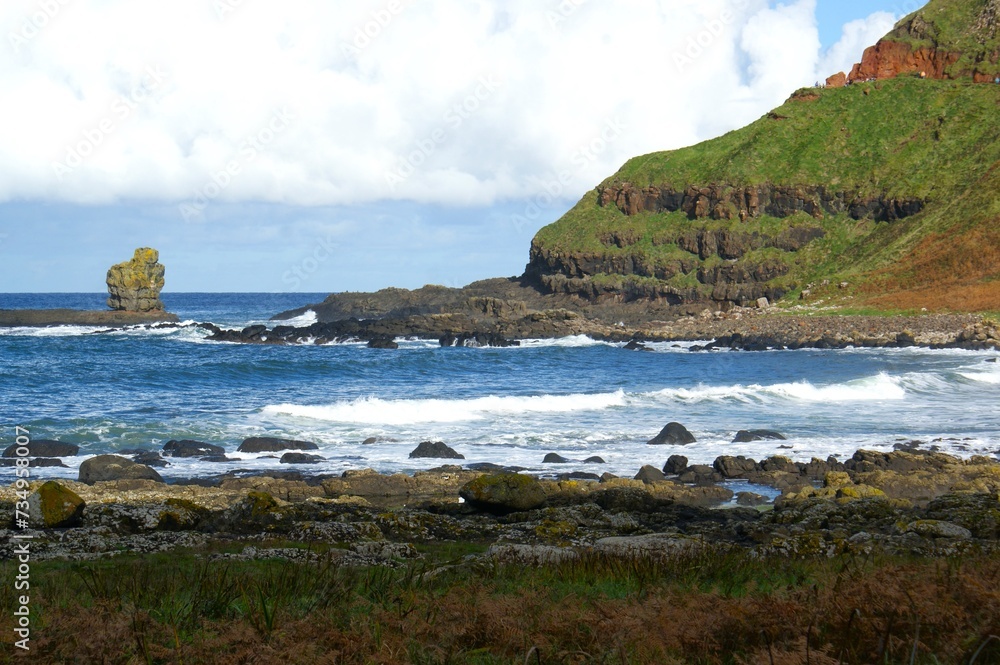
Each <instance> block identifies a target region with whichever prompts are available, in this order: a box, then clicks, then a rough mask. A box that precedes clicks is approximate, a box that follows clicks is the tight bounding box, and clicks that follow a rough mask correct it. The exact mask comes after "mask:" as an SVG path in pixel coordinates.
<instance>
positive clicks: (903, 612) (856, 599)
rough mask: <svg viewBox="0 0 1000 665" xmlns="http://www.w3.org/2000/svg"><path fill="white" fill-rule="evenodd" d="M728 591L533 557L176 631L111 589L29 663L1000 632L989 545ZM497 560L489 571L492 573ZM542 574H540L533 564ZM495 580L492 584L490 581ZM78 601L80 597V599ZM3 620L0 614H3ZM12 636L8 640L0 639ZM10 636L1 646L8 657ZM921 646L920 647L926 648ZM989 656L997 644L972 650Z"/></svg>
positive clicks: (853, 654) (460, 659) (632, 659)
mask: <svg viewBox="0 0 1000 665" xmlns="http://www.w3.org/2000/svg"><path fill="white" fill-rule="evenodd" d="M848 568H849V567H848V566H845V567H844V568H843V569H842V570H841V572H840V573H838V574H834V573H823V572H822V571H828V570H830V569H829V568H828V567H817V576H816V578H815V579H814V580H810V581H808V582H806V583H804V584H799V585H790V586H788V587H787V588H783V589H777V590H770V591H767V592H762V591H756V592H755V591H754V590H753V587H752V585H751V587H750V588H748V589H747V593H745V595H742V596H738V597H734V596H728V595H725V594H723V593H721V592H720V591H719V590H718V588H717V587H712V588H701V587H694V588H691V587H688V588H678V587H677V586H676V585H674V584H672V583H671V581H670V580H668V579H664V580H659V581H658V582H657V583H656V584H655V585H653V586H650V587H649V588H647V589H646V590H644V591H642V592H640V593H637V594H635V593H633V594H628V595H627V596H626V597H623V598H610V597H607V596H605V595H602V594H600V593H596V594H595V593H590V592H587V593H581V592H573V591H569V592H566V591H565V590H563V591H560V592H557V591H556V590H554V589H552V588H547V587H546V586H544V585H543V584H536V583H535V582H536V581H537V579H542V578H537V579H536V578H533V577H532V573H531V572H530V571H528V572H525V571H523V570H520V571H512V572H511V574H512V575H516V576H519V577H518V580H519V581H518V583H516V584H515V586H514V588H512V589H511V588H508V584H507V583H505V582H503V583H502V579H503V578H502V577H500V576H498V577H496V578H494V579H492V580H491V579H479V576H478V575H470V577H469V578H468V579H456V580H453V581H452V582H450V583H448V584H447V585H446V586H444V587H440V588H427V589H420V590H417V591H416V592H415V596H414V597H413V598H411V600H412V601H414V602H412V603H400V602H397V601H393V602H392V603H387V604H372V603H371V602H369V601H368V600H366V599H364V598H362V597H360V596H358V595H354V596H351V597H345V598H344V599H343V600H342V602H341V603H339V604H337V605H334V606H331V607H327V608H325V609H323V610H321V611H314V612H310V613H308V614H306V615H304V616H293V615H292V614H291V613H280V612H279V614H278V616H277V617H276V621H275V626H274V630H273V631H263V630H261V628H260V626H259V625H255V624H254V623H253V622H251V621H249V620H248V619H247V618H235V619H233V620H228V621H209V620H205V621H203V622H201V623H200V625H198V626H197V629H196V630H194V631H188V632H187V633H185V634H180V633H178V631H177V630H176V629H175V628H174V627H172V626H171V625H170V624H169V622H167V621H164V620H163V619H162V618H161V617H158V616H157V615H156V614H155V613H149V612H145V611H141V610H135V609H134V608H129V607H127V606H124V605H121V604H116V603H114V602H102V603H99V604H96V605H94V606H91V607H86V606H84V605H83V604H76V605H64V606H58V607H56V606H53V607H46V608H45V609H44V612H43V616H44V617H45V621H44V626H40V627H39V628H38V629H37V633H36V635H37V639H36V641H35V642H33V652H32V655H31V662H33V663H108V664H112V663H114V664H122V665H125V664H132V663H188V664H195V663H217V664H219V665H236V664H250V663H254V664H261V665H265V664H271V663H274V664H278V663H282V664H284V663H294V664H299V663H301V664H306V663H379V664H385V665H395V664H402V663H412V662H418V663H523V662H526V660H525V658H526V656H527V655H528V654H529V653H530V654H531V657H530V659H528V660H527V662H532V663H534V662H539V663H602V662H611V663H706V664H707V663H771V662H773V663H775V664H776V665H778V664H785V665H798V664H802V663H812V664H816V665H820V664H832V663H840V662H843V663H876V662H877V663H883V662H887V663H908V662H910V656H911V653H912V652H913V650H914V648H915V649H916V654H917V655H916V660H915V662H917V663H929V662H941V663H967V662H969V660H970V658H971V656H972V654H973V653H974V652H975V649H976V648H977V647H978V646H979V645H980V644H982V643H983V641H984V640H985V639H986V638H987V637H988V636H989V635H991V634H992V635H997V634H1000V561H998V560H997V559H996V558H991V557H988V556H984V557H981V558H977V559H975V560H970V561H966V562H960V561H943V560H929V561H924V562H920V563H907V564H893V563H890V564H884V565H878V566H861V567H856V568H854V569H851V570H848ZM498 575H502V573H498ZM545 579H548V578H545ZM498 583H499V586H498ZM80 600H81V601H82V600H84V599H80ZM9 629H10V617H9V615H7V616H4V617H3V620H2V621H0V630H3V631H5V632H7V631H9ZM9 646H10V645H9V642H8V643H7V644H6V645H5V647H9ZM9 654H10V650H9V649H5V651H4V655H5V656H8V657H9ZM932 656H933V658H932ZM998 662H1000V644H991V645H988V646H987V648H985V649H984V650H983V652H982V653H981V654H980V655H979V657H978V660H977V665H985V664H987V663H998Z"/></svg>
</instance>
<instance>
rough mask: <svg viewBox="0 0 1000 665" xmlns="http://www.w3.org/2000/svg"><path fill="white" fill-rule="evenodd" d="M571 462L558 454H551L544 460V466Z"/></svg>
mask: <svg viewBox="0 0 1000 665" xmlns="http://www.w3.org/2000/svg"><path fill="white" fill-rule="evenodd" d="M567 463H569V460H568V459H566V458H565V457H563V456H562V455H557V454H556V453H549V454H548V455H546V456H545V458H544V459H543V460H542V464H567Z"/></svg>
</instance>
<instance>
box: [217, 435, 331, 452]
mask: <svg viewBox="0 0 1000 665" xmlns="http://www.w3.org/2000/svg"><path fill="white" fill-rule="evenodd" d="M236 450H237V452H241V453H277V452H281V451H282V450H319V446H317V445H316V444H315V443H311V442H309V441H296V440H294V439H276V438H274V437H270V436H251V437H250V438H248V439H244V440H243V443H241V444H240V447H239V448H237V449H236Z"/></svg>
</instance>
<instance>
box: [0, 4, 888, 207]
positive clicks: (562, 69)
mask: <svg viewBox="0 0 1000 665" xmlns="http://www.w3.org/2000/svg"><path fill="white" fill-rule="evenodd" d="M4 4H5V6H4V10H3V12H2V14H0V35H6V36H7V39H6V42H7V43H6V44H4V45H0V48H9V49H10V52H9V53H8V54H7V55H5V56H4V58H2V59H0V63H2V64H0V86H2V88H3V89H4V91H5V99H7V100H13V102H12V103H11V102H8V103H5V104H3V105H2V106H0V126H2V127H4V128H5V136H6V137H9V138H5V140H4V141H3V142H2V143H0V201H4V200H15V199H37V200H62V201H70V202H83V203H99V202H114V201H117V200H122V199H152V200H160V201H168V202H172V203H176V204H178V205H184V204H190V203H191V202H196V201H198V200H199V199H198V197H199V196H201V197H202V200H203V203H204V204H205V205H211V203H212V202H215V201H220V202H221V201H228V202H232V201H271V202H282V203H292V204H304V205H320V204H356V203H366V202H372V201H378V200H387V199H399V200H413V201H418V202H423V203H444V204H451V205H483V204H490V203H493V202H495V201H500V200H506V199H515V198H516V199H527V198H530V197H532V196H535V195H538V194H540V193H543V192H545V191H546V189H547V188H548V189H551V187H552V183H553V182H557V183H559V186H560V187H561V190H562V191H561V192H560V193H561V194H562V195H563V196H567V197H570V198H572V197H573V196H576V195H578V194H579V193H580V192H582V191H584V190H586V189H588V188H590V187H592V186H593V185H594V183H596V182H598V181H599V180H600V179H602V178H604V177H606V176H607V175H608V174H610V173H612V172H613V171H614V170H615V169H617V167H618V166H620V165H621V163H622V162H624V161H625V160H626V159H627V158H629V157H631V156H633V155H636V154H643V153H647V152H651V151H654V150H661V149H667V148H676V147H680V146H683V145H687V144H690V143H693V142H696V141H698V140H702V139H706V138H709V137H711V136H714V135H716V134H718V133H720V132H722V131H726V130H729V129H734V128H736V127H738V126H740V125H743V124H745V123H746V122H748V121H750V120H752V119H754V118H756V117H759V116H760V115H761V114H762V113H764V112H766V111H767V110H768V109H770V108H772V107H773V106H775V105H776V104H778V103H780V102H781V101H782V100H783V99H785V98H786V97H787V96H788V94H789V93H790V92H791V91H793V90H794V89H796V88H797V87H800V86H802V85H808V84H811V83H812V82H813V81H814V80H815V79H816V78H817V76H818V74H817V71H818V68H819V69H820V70H823V68H827V69H828V68H829V66H831V64H832V63H840V62H841V61H845V62H846V61H847V60H848V59H850V58H851V57H857V56H859V55H860V52H859V49H861V48H863V46H862V45H863V44H866V43H871V42H874V41H875V39H877V37H878V36H880V34H881V33H880V32H879V31H881V32H884V31H885V30H884V29H883V27H884V24H885V21H886V20H888V19H886V18H885V17H886V16H888V15H884V16H883V15H879V14H875V15H873V16H871V17H869V18H868V19H865V20H864V21H857V22H854V23H851V24H848V26H846V27H845V32H844V37H843V39H842V40H841V42H840V43H839V44H838V45H837V46H836V47H834V49H832V50H831V52H830V53H829V54H827V55H826V57H825V58H824V59H823V60H822V62H820V46H819V38H818V33H817V28H816V25H815V0H799V1H797V2H793V3H789V4H785V5H778V6H777V7H775V8H771V7H769V4H768V2H767V0H661V1H660V2H649V1H648V0H625V1H623V2H616V3H614V4H612V3H599V2H595V1H588V0H544V1H541V2H540V1H538V0H507V1H501V0H421V1H420V2H416V1H415V0H370V1H366V2H352V3H331V2H329V1H328V0H289V2H285V3H280V4H279V3H272V2H265V1H263V0H211V1H209V0H174V1H173V2H170V3H165V2H158V1H156V0H128V1H127V2H126V0H105V1H104V2H100V3H86V2H81V1H77V0H48V1H47V2H46V3H40V2H38V0H6V1H5V3H4ZM345 5H347V6H345ZM43 6H44V7H48V8H49V9H51V8H53V7H55V8H56V9H55V10H54V11H48V10H46V11H48V13H46V11H43V10H42V9H40V7H43ZM40 12H41V13H40ZM889 19H891V17H889ZM879 26H883V27H879ZM876 33H878V34H876ZM852 54H857V55H852ZM837 66H840V65H839V64H838V65H837ZM831 73H832V72H831ZM286 111H287V112H288V114H289V115H290V117H293V120H291V121H290V122H289V123H288V124H287V126H285V127H283V128H281V130H280V131H271V130H269V126H270V123H271V121H272V119H273V118H274V117H275V115H276V114H280V113H283V112H286ZM610 125H613V126H615V127H617V128H618V129H617V130H616V131H609V129H608V127H609V126H610ZM265 138H266V139H267V140H264V139H265ZM56 165H61V166H59V167H57V166H56ZM213 183H214V184H213Z"/></svg>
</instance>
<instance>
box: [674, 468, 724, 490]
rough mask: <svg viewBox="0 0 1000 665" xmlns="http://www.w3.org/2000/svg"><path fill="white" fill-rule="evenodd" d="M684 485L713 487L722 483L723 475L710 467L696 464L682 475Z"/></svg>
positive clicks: (681, 479)
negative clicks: (692, 484)
mask: <svg viewBox="0 0 1000 665" xmlns="http://www.w3.org/2000/svg"><path fill="white" fill-rule="evenodd" d="M679 480H680V481H681V482H682V483H694V484H695V485H712V484H714V483H718V482H722V480H723V478H722V474H720V473H719V472H718V471H716V470H715V469H713V468H712V467H710V466H708V465H707V464H695V465H693V466H689V467H688V468H687V469H685V470H684V473H682V474H681V475H680V478H679Z"/></svg>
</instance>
